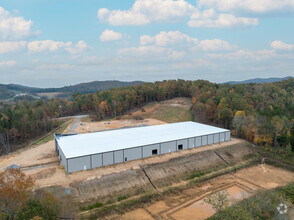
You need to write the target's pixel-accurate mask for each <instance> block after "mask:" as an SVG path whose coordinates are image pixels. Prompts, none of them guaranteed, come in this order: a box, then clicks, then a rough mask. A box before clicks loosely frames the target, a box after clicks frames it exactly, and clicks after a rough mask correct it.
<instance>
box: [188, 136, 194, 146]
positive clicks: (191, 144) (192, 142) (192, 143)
mask: <svg viewBox="0 0 294 220" xmlns="http://www.w3.org/2000/svg"><path fill="white" fill-rule="evenodd" d="M194 147H195V138H189V148H194Z"/></svg>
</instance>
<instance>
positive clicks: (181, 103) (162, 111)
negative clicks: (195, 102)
mask: <svg viewBox="0 0 294 220" xmlns="http://www.w3.org/2000/svg"><path fill="white" fill-rule="evenodd" d="M191 106H192V102H191V99H189V98H174V99H171V100H166V101H162V102H154V103H150V104H147V105H145V106H144V107H143V108H141V109H140V110H138V111H136V112H133V113H131V114H127V115H124V116H122V119H134V118H143V119H145V118H153V119H158V120H161V121H165V122H168V123H174V122H181V121H191V120H192V114H191V111H190V108H191Z"/></svg>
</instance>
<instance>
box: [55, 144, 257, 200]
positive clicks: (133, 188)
mask: <svg viewBox="0 0 294 220" xmlns="http://www.w3.org/2000/svg"><path fill="white" fill-rule="evenodd" d="M214 151H217V154H216V153H215V152H214ZM252 154H253V151H252V149H251V146H250V144H248V143H247V142H245V141H242V142H240V144H234V145H228V146H227V147H223V148H218V149H217V150H210V149H209V148H208V150H206V151H202V152H198V153H193V154H187V155H184V156H180V157H176V158H172V159H170V160H168V161H166V162H162V163H160V162H159V163H155V164H149V165H144V166H142V168H143V169H144V171H145V172H143V170H142V169H129V170H126V171H123V172H120V173H111V174H108V175H104V176H102V177H101V178H95V179H92V180H89V181H83V182H75V183H72V184H70V188H71V190H72V196H73V198H74V199H75V201H77V202H82V203H87V202H92V203H93V200H94V201H103V202H105V201H107V200H109V199H114V200H116V199H117V198H118V197H120V196H125V195H127V196H134V195H138V194H142V193H145V192H150V191H154V190H155V189H154V187H153V186H152V184H151V183H150V180H151V182H152V183H153V185H154V186H155V187H156V188H157V189H160V188H162V187H167V186H170V185H172V184H175V183H179V182H181V181H182V180H184V179H185V178H187V177H189V176H191V175H193V173H195V172H201V171H204V170H205V171H207V170H218V169H221V168H224V167H226V166H228V165H227V164H226V163H225V162H224V160H225V161H226V162H227V163H229V164H231V165H234V164H237V163H239V162H242V161H244V160H246V159H247V158H248V157H250V155H252ZM148 177H149V178H148ZM53 188H54V187H53ZM50 191H52V192H53V193H54V191H55V190H54V189H52V188H51V190H50ZM59 192H60V191H59Z"/></svg>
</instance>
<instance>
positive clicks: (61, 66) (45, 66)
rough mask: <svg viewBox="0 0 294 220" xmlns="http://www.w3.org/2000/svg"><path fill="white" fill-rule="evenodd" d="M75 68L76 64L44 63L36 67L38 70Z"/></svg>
mask: <svg viewBox="0 0 294 220" xmlns="http://www.w3.org/2000/svg"><path fill="white" fill-rule="evenodd" d="M74 68H75V65H70V64H42V65H40V66H38V67H36V69H37V70H69V69H74Z"/></svg>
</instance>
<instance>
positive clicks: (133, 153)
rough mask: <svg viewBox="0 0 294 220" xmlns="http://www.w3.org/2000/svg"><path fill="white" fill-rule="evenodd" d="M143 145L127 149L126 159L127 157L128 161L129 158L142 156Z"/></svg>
mask: <svg viewBox="0 0 294 220" xmlns="http://www.w3.org/2000/svg"><path fill="white" fill-rule="evenodd" d="M141 150H142V149H141V147H136V148H130V149H125V150H124V152H125V155H124V157H125V159H126V158H127V161H129V160H137V159H140V158H142V151H141Z"/></svg>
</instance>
